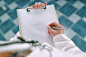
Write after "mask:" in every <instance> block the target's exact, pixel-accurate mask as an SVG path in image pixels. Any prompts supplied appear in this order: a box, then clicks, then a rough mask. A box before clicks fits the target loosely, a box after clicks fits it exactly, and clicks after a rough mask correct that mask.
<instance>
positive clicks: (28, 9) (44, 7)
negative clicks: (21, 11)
mask: <svg viewBox="0 0 86 57" xmlns="http://www.w3.org/2000/svg"><path fill="white" fill-rule="evenodd" d="M40 8H41V9H46V6H42V7H40ZM30 9H34V7H27V12H30Z"/></svg>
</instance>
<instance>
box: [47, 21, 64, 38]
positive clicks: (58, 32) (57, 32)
mask: <svg viewBox="0 0 86 57" xmlns="http://www.w3.org/2000/svg"><path fill="white" fill-rule="evenodd" d="M50 26H52V27H60V28H64V27H63V26H62V25H61V24H59V23H57V22H53V23H50V24H49V25H48V27H47V29H48V34H51V36H52V37H54V36H55V35H58V34H64V30H61V29H58V30H55V29H52V28H51V27H50Z"/></svg>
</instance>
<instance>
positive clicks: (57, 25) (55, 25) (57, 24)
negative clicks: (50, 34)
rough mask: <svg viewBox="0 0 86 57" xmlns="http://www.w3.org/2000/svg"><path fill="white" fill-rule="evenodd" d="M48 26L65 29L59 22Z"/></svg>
mask: <svg viewBox="0 0 86 57" xmlns="http://www.w3.org/2000/svg"><path fill="white" fill-rule="evenodd" d="M48 26H54V27H61V28H64V27H63V26H62V25H61V24H59V23H57V22H52V23H50V24H49V25H48Z"/></svg>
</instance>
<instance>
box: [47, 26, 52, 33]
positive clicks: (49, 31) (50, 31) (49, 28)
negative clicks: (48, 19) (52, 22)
mask: <svg viewBox="0 0 86 57" xmlns="http://www.w3.org/2000/svg"><path fill="white" fill-rule="evenodd" d="M47 29H48V34H50V33H52V31H53V29H52V28H51V27H50V26H48V27H47Z"/></svg>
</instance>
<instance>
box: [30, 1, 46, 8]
mask: <svg viewBox="0 0 86 57" xmlns="http://www.w3.org/2000/svg"><path fill="white" fill-rule="evenodd" d="M46 5H47V3H46V2H45V4H44V3H41V2H39V3H37V2H36V3H35V4H34V5H32V6H30V7H34V9H39V8H40V7H42V6H46Z"/></svg>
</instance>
